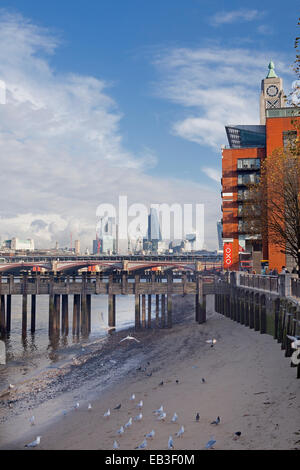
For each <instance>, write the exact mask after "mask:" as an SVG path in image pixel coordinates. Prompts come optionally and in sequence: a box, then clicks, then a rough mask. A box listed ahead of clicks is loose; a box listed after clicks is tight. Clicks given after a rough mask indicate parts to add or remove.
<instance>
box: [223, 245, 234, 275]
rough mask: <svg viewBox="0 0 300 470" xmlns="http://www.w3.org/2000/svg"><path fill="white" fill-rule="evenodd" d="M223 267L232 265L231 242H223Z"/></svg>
mask: <svg viewBox="0 0 300 470" xmlns="http://www.w3.org/2000/svg"><path fill="white" fill-rule="evenodd" d="M223 261H224V268H225V269H226V268H230V266H231V265H232V243H224V247H223Z"/></svg>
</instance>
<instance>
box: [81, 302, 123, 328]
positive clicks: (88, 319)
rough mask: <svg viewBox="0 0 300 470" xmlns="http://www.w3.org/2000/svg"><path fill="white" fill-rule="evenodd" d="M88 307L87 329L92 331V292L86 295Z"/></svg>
mask: <svg viewBox="0 0 300 470" xmlns="http://www.w3.org/2000/svg"><path fill="white" fill-rule="evenodd" d="M115 297H116V296H115ZM114 301H115V299H114ZM86 309H87V329H88V333H90V332H91V329H92V296H91V294H87V296H86ZM114 309H115V307H114Z"/></svg>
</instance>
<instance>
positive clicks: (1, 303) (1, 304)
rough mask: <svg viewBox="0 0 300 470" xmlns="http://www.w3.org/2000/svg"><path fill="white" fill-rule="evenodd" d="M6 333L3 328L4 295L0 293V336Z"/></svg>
mask: <svg viewBox="0 0 300 470" xmlns="http://www.w3.org/2000/svg"><path fill="white" fill-rule="evenodd" d="M5 334H6V328H5V295H1V299H0V337H4V336H5Z"/></svg>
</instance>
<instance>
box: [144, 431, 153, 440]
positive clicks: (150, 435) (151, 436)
mask: <svg viewBox="0 0 300 470" xmlns="http://www.w3.org/2000/svg"><path fill="white" fill-rule="evenodd" d="M154 436H155V431H154V430H153V429H152V431H151V432H149V433H148V434H145V437H146V438H149V439H153V437H154Z"/></svg>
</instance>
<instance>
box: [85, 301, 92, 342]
mask: <svg viewBox="0 0 300 470" xmlns="http://www.w3.org/2000/svg"><path fill="white" fill-rule="evenodd" d="M86 309H87V331H88V333H90V332H91V328H92V296H91V294H87V296H86Z"/></svg>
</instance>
